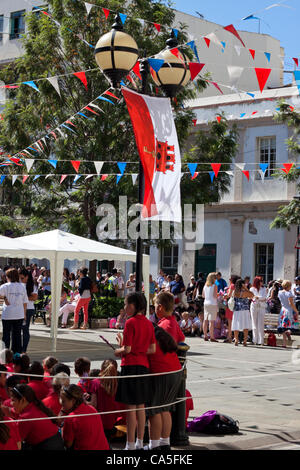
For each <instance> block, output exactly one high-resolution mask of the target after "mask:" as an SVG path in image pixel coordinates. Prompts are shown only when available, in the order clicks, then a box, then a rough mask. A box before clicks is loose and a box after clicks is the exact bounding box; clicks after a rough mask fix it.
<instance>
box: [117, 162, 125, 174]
mask: <svg viewBox="0 0 300 470" xmlns="http://www.w3.org/2000/svg"><path fill="white" fill-rule="evenodd" d="M117 164H118V167H119V170H120V172H121V175H123V173H124V171H125V168H126V165H127V163H124V162H117Z"/></svg>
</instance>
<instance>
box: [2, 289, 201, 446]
mask: <svg viewBox="0 0 300 470" xmlns="http://www.w3.org/2000/svg"><path fill="white" fill-rule="evenodd" d="M146 308H147V302H146V298H145V296H144V295H143V294H142V293H131V294H128V295H127V296H126V298H125V305H124V312H125V314H126V317H127V320H126V323H125V327H124V332H123V335H121V334H120V333H119V334H118V336H117V340H118V343H119V347H118V348H117V349H116V350H115V358H120V359H121V371H120V372H119V371H118V364H117V362H116V360H115V359H111V358H110V359H107V360H105V361H104V362H103V363H102V365H101V368H100V369H93V370H91V361H90V360H89V359H88V358H86V357H78V358H77V359H76V360H75V362H74V372H75V374H76V375H77V376H78V379H79V381H78V383H77V384H73V383H71V377H70V376H71V371H70V368H69V367H68V366H67V365H66V364H63V363H60V362H59V361H58V360H57V359H56V358H55V357H52V356H48V357H46V358H45V359H44V360H43V361H42V362H38V361H32V362H31V361H30V358H29V356H28V355H27V354H26V353H22V354H19V353H15V354H14V353H13V351H12V350H10V349H7V348H6V349H5V350H3V351H2V352H1V354H0V404H1V406H0V449H1V450H17V449H21V448H22V449H25V450H64V449H71V450H108V449H109V448H110V447H111V442H112V441H113V440H114V439H115V438H117V437H120V435H124V436H125V439H126V446H125V449H126V450H135V449H149V450H152V449H156V450H157V451H165V450H169V449H170V433H171V428H172V411H173V410H174V406H173V404H174V402H176V400H177V398H178V390H179V386H180V382H181V377H182V373H183V371H182V365H181V363H180V361H179V358H178V355H177V349H178V345H179V344H180V343H181V342H182V341H184V339H185V336H184V334H183V333H182V331H181V329H180V327H179V325H178V323H177V321H176V319H175V317H174V315H173V311H174V296H173V295H172V294H171V293H169V292H161V293H159V294H158V295H157V296H156V299H155V315H156V316H157V318H158V319H159V322H158V325H156V326H154V325H153V323H152V322H151V321H150V320H148V319H147V317H146ZM150 390H152V391H154V393H150ZM188 395H189V394H188ZM189 396H190V395H189ZM191 407H192V399H191V398H189V399H188V400H187V408H186V409H187V411H186V424H187V417H188V413H189V410H190V409H191ZM148 408H149V409H148ZM103 412H104V413H105V414H102V415H101V413H103ZM81 415H84V416H81ZM146 422H147V424H148V433H149V444H148V446H144V434H145V424H146Z"/></svg>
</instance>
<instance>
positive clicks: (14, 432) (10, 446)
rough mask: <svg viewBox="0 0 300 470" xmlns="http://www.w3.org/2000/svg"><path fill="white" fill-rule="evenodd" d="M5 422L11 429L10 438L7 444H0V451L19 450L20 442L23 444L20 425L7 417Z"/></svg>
mask: <svg viewBox="0 0 300 470" xmlns="http://www.w3.org/2000/svg"><path fill="white" fill-rule="evenodd" d="M4 421H6V423H5V424H6V425H7V426H8V427H9V431H10V436H9V439H8V441H7V442H6V443H5V444H3V443H2V442H0V450H18V445H17V444H18V442H21V437H20V434H19V430H18V424H17V423H15V422H14V420H13V419H11V418H8V417H7V416H5V417H4Z"/></svg>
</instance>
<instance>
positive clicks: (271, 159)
mask: <svg viewBox="0 0 300 470" xmlns="http://www.w3.org/2000/svg"><path fill="white" fill-rule="evenodd" d="M258 152H259V163H264V164H267V165H268V168H267V170H266V172H265V178H271V177H272V176H273V173H274V171H275V169H276V137H261V138H259V139H258ZM259 169H260V167H259Z"/></svg>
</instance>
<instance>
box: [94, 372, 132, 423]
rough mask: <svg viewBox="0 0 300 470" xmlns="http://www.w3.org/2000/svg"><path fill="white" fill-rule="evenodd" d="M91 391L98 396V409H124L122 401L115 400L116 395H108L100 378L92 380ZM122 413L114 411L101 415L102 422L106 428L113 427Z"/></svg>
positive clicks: (100, 410)
mask: <svg viewBox="0 0 300 470" xmlns="http://www.w3.org/2000/svg"><path fill="white" fill-rule="evenodd" d="M90 393H94V394H95V395H96V397H97V411H99V412H100V413H101V412H102V411H117V410H123V409H124V406H122V403H118V402H116V401H115V397H114V396H111V395H108V393H107V392H106V390H105V388H103V387H102V385H101V382H100V380H99V379H95V380H92V383H91V385H90ZM119 416H120V413H112V414H107V415H101V419H102V424H103V428H104V429H112V428H113V427H114V425H115V423H116V421H117V419H118V418H119Z"/></svg>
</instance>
